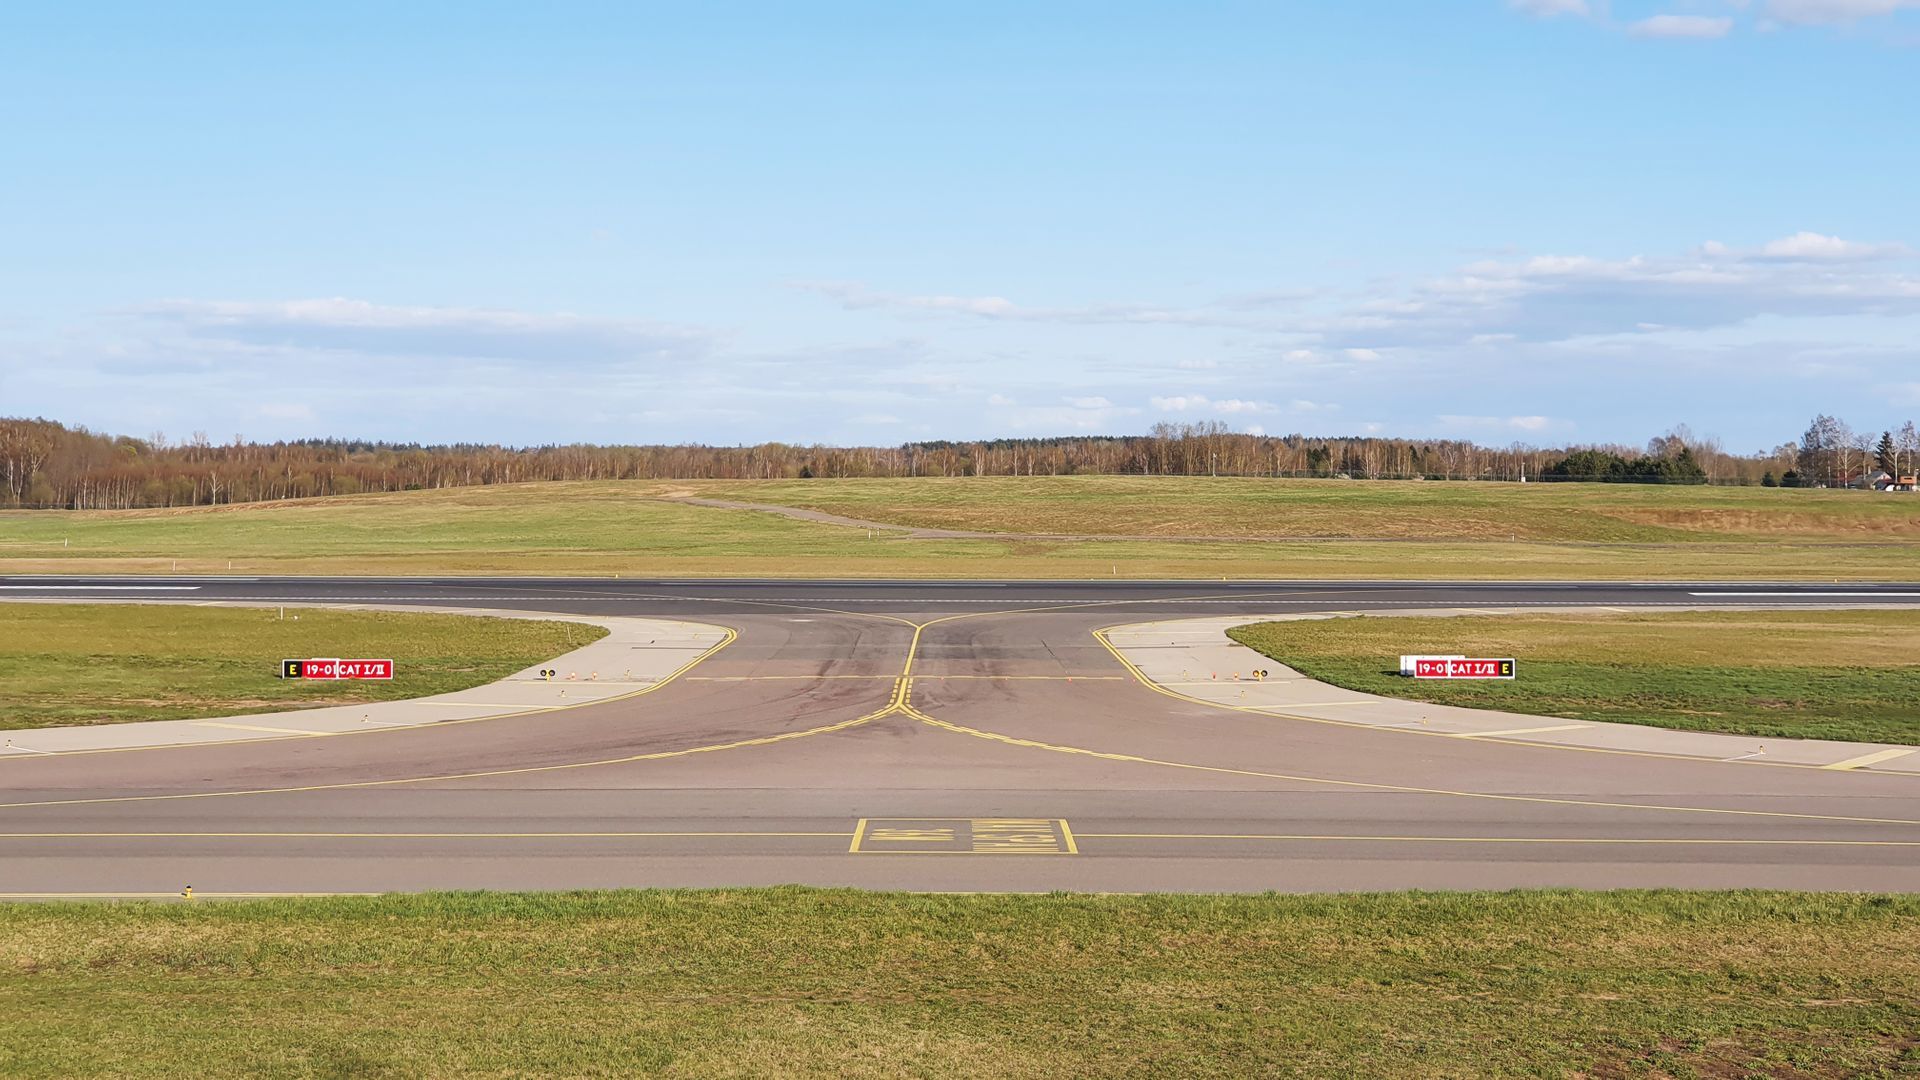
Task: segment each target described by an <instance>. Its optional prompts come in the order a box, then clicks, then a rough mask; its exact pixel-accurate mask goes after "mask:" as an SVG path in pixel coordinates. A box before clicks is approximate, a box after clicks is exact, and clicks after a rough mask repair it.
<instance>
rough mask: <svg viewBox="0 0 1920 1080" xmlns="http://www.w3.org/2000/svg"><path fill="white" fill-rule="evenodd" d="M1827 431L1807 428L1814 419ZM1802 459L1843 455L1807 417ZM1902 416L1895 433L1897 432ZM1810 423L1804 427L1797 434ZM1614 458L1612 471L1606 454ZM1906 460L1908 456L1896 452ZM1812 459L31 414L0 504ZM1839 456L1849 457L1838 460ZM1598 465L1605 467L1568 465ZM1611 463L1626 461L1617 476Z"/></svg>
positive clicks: (1443, 444)
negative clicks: (549, 439)
mask: <svg viewBox="0 0 1920 1080" xmlns="http://www.w3.org/2000/svg"><path fill="white" fill-rule="evenodd" d="M1822 422H1825V423H1826V426H1825V427H1822V426H1821V423H1822ZM1815 427H1816V428H1818V429H1819V430H1818V432H1817V433H1815V434H1817V439H1816V442H1817V445H1816V446H1815V447H1814V448H1813V457H1814V458H1817V459H1818V463H1819V465H1820V466H1821V467H1823V468H1826V471H1827V472H1832V469H1831V468H1830V467H1827V465H1828V462H1830V461H1838V460H1840V458H1841V457H1843V456H1846V455H1845V453H1844V452H1843V450H1836V449H1835V445H1836V444H1843V443H1848V441H1849V440H1852V439H1853V438H1854V437H1853V436H1852V435H1851V433H1850V432H1848V433H1846V434H1845V435H1844V436H1842V435H1841V434H1839V433H1837V431H1836V429H1835V428H1834V425H1833V422H1832V421H1831V418H1827V417H1822V418H1820V421H1817V422H1816V425H1815ZM1911 429H1912V425H1911V424H1909V425H1908V426H1907V429H1906V431H1905V432H1903V435H1904V434H1908V433H1910V432H1911ZM1809 430H1810V433H1814V429H1809ZM1612 460H1618V461H1620V462H1622V466H1621V467H1620V468H1619V469H1615V468H1614V467H1613V466H1612V465H1611V464H1610V462H1611V461H1612ZM1910 460H1911V458H1909V461H1910ZM1809 463H1810V459H1809V458H1808V454H1807V448H1806V447H1803V446H1802V445H1800V444H1797V443H1786V444H1783V445H1782V446H1781V447H1780V448H1779V449H1777V450H1775V451H1773V452H1771V453H1764V454H1754V455H1746V456H1741V455H1734V454H1728V453H1726V452H1724V451H1722V450H1721V448H1720V447H1719V445H1718V444H1717V442H1716V441H1715V440H1712V439H1696V438H1694V437H1693V436H1692V435H1691V433H1689V432H1688V431H1687V430H1686V429H1685V428H1684V427H1680V428H1676V429H1674V431H1672V432H1669V433H1667V434H1665V435H1662V436H1659V437H1656V438H1655V439H1653V440H1651V441H1650V442H1649V443H1648V444H1647V446H1645V447H1621V446H1584V447H1559V448H1543V447H1536V446H1529V445H1523V444H1518V443H1516V444H1513V445H1511V446H1507V447H1504V448H1496V447H1488V446H1481V445H1478V444H1476V443H1473V442H1468V441H1464V440H1455V439H1401V438H1387V437H1377V436H1345V437H1309V436H1303V435H1284V436H1268V435H1250V434H1245V433H1239V432H1234V431H1231V430H1229V429H1228V428H1227V426H1226V425H1224V424H1221V423H1218V422H1210V423H1203V424H1158V425H1155V426H1154V427H1153V428H1152V429H1151V430H1150V431H1149V432H1147V433H1146V434H1143V435H1111V436H1073V437H1064V438H1038V439H991V440H979V441H955V442H949V441H934V442H910V443H903V444H901V445H898V446H817V445H816V446H797V445H789V444H785V443H761V444H758V445H753V446H704V445H680V446H663V445H645V444H635V445H621V446H598V445H585V444H567V445H547V446H528V447H510V446H498V445H480V444H454V445H439V446H424V445H418V444H411V443H387V442H361V441H354V440H346V439H316V440H299V441H282V442H271V443H265V442H250V441H244V440H241V439H238V438H236V439H235V440H233V441H232V442H228V443H215V442H211V441H209V440H208V439H207V437H206V436H205V435H204V434H201V433H196V434H194V435H192V436H191V437H189V438H187V439H185V440H179V441H175V440H170V439H168V438H166V437H165V436H163V435H158V434H155V435H150V436H148V437H146V438H132V437H128V436H123V435H106V434H101V433H97V432H93V431H89V430H87V429H86V428H84V427H69V426H67V425H65V424H61V423H58V422H56V421H52V420H46V419H25V418H15V419H0V505H5V506H9V507H25V508H58V509H70V510H88V509H130V508H136V507H166V506H208V505H218V504H224V503H242V502H260V501H266V500H275V499H301V498H311V497H315V496H325V495H352V494H361V493H366V492H385V491H404V490H417V489H423V488H449V487H465V486H472V485H484V484H513V483H524V482H528V481H543V480H675V479H774V478H786V479H805V478H809V477H872V476H889V477H899V476H989V475H991V476H1009V475H1012V476H1019V475H1048V476H1059V475H1075V474H1108V475H1113V474H1130V475H1179V476H1206V475H1218V476H1271V477H1323V478H1328V479H1334V478H1340V479H1355V480H1359V479H1372V480H1378V479H1412V478H1422V479H1429V480H1505V481H1514V480H1520V479H1523V478H1524V479H1529V480H1541V479H1547V480H1563V481H1578V480H1614V481H1620V480H1627V481H1637V482H1680V483H1716V484H1760V483H1762V482H1763V481H1765V480H1766V479H1767V478H1768V477H1770V476H1772V475H1774V474H1785V473H1786V472H1788V471H1791V470H1794V469H1795V468H1796V466H1798V467H1801V468H1802V471H1805V467H1806V466H1807V465H1808V464H1809ZM1849 463H1851V459H1849ZM1596 465H1597V466H1598V467H1602V468H1603V469H1604V470H1605V471H1606V473H1607V474H1606V475H1590V474H1588V473H1587V472H1584V471H1583V470H1586V469H1591V468H1594V467H1596ZM1622 470H1624V471H1622Z"/></svg>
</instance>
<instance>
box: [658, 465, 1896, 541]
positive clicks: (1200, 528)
mask: <svg viewBox="0 0 1920 1080" xmlns="http://www.w3.org/2000/svg"><path fill="white" fill-rule="evenodd" d="M675 486H677V487H679V488H682V489H684V490H686V491H689V492H692V493H696V494H699V495H703V496H708V497H712V498H719V499H730V500H735V501H739V502H753V503H769V504H777V505H781V506H795V507H803V508H805V509H809V510H819V511H823V512H826V513H831V514H838V515H841V516H844V517H851V518H859V519H864V520H868V521H879V522H888V523H893V524H897V525H904V526H916V527H921V528H942V529H962V530H971V531H982V532H995V533H1053V534H1068V535H1102V536H1111V535H1116V534H1123V535H1127V536H1161V537H1179V536H1186V537H1222V538H1252V537H1294V538H1321V537H1337V538H1347V539H1376V540H1379V539H1402V540H1456V541H1457V540H1475V541H1486V540H1493V541H1513V540H1525V541H1541V542H1554V541H1560V542H1584V543H1655V544H1671V543H1682V544H1684V543H1701V542H1709V541H1716V540H1720V541H1729V540H1731V541H1740V540H1745V541H1757V540H1801V541H1862V540H1881V541H1894V542H1900V541H1904V542H1907V543H1916V542H1920V498H1916V499H1902V498H1894V497H1890V496H1885V495H1876V494H1874V493H1871V492H1861V491H1827V490H1804V491H1803V490H1789V489H1782V488H1735V487H1722V488H1716V487H1705V486H1699V487H1691V486H1664V485H1658V484H1502V483H1485V482H1464V481H1462V482H1446V481H1392V480H1379V481H1367V480H1268V479H1260V478H1256V477H1224V476H1223V477H1200V476H1018V477H1009V476H981V477H917V478H910V479H859V480H764V481H753V480H749V481H739V480H730V481H720V480H706V481H687V482H685V483H682V484H678V485H675Z"/></svg>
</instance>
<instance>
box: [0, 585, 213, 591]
mask: <svg viewBox="0 0 1920 1080" xmlns="http://www.w3.org/2000/svg"><path fill="white" fill-rule="evenodd" d="M199 588H200V586H198V585H0V589H14V590H34V591H37V592H195V591H198V590H199Z"/></svg>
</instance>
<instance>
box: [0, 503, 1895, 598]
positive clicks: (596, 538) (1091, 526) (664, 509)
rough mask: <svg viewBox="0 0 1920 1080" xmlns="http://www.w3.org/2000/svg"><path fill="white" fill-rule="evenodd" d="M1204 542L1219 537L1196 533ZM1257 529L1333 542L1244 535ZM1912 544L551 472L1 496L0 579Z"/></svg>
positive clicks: (1809, 516)
mask: <svg viewBox="0 0 1920 1080" xmlns="http://www.w3.org/2000/svg"><path fill="white" fill-rule="evenodd" d="M1575 488H1579V489H1581V490H1573V489H1575ZM672 492H680V493H695V494H700V495H705V496H711V497H715V498H725V499H734V500H740V501H749V502H752V501H761V502H781V503H786V504H789V505H795V506H804V507H809V508H816V509H824V510H829V511H832V512H837V513H842V514H846V515H849V516H853V517H859V518H874V519H880V520H883V521H891V522H897V523H901V524H910V525H930V526H931V525H944V526H950V527H960V528H969V529H993V530H1005V531H1007V532H1011V533H1056V532H1064V533H1074V534H1101V535H1115V534H1138V535H1141V536H1145V537H1147V538H1146V539H1130V540H1085V541H1072V540H1034V539H1014V538H998V537H996V538H991V539H907V538H904V537H903V536H901V535H900V534H898V533H889V532H885V531H879V532H875V533H874V534H873V535H872V536H871V537H869V536H868V534H867V531H866V530H864V529H854V528H846V527H843V526H836V525H825V524H820V523H816V522H810V521H796V520H792V519H789V518H784V517H779V516H777V515H774V514H768V513H760V512H755V511H751V510H726V509H717V508H712V507H701V506H694V505H688V504H684V503H673V502H664V501H661V500H660V499H659V498H657V496H660V495H662V494H668V493H672ZM1206 536H1218V537H1226V538H1227V539H1218V540H1201V539H1196V538H1198V537H1206ZM1275 536H1292V537H1314V536H1340V537H1349V538H1350V539H1336V540H1309V539H1293V540H1281V541H1277V542H1275V541H1261V540H1258V539H1251V538H1252V537H1275ZM1236 538H1242V539H1236ZM1637 543H1654V544H1663V545H1668V546H1664V547H1660V548H1658V549H1654V550H1649V549H1646V548H1641V547H1635V546H1631V545H1633V544H1637ZM1605 545H1616V546H1605ZM1917 556H1920V498H1915V499H1902V498H1900V497H1896V496H1874V495H1871V494H1865V493H1860V492H1817V491H1788V492H1782V491H1772V490H1767V489H1736V490H1729V489H1705V488H1685V489H1681V488H1659V489H1642V488H1635V487H1632V486H1630V485H1551V486H1549V485H1527V486H1525V487H1522V486H1520V485H1517V484H1465V483H1453V484H1449V483H1400V484H1388V483H1368V482H1364V481H1353V482H1340V481H1271V480H1237V479H1225V478H1222V479H1220V480H1211V479H1205V478H1183V477H1060V478H1049V477H1031V478H1028V477H1021V478H1017V479H1010V478H1005V477H984V478H965V479H950V480H937V479H920V480H899V481H891V480H862V481H851V480H848V481H796V482H785V483H779V484H756V483H739V482H734V483H719V482H688V483H685V484H671V485H663V484H657V483H650V482H600V483H584V482H581V483H572V482H569V483H552V484H519V485H509V486H502V487H492V488H458V489H449V490H441V491H413V492H396V493H392V494H386V495H368V496H343V497H338V498H330V499H310V500H304V501H293V502H282V503H261V504H251V505H241V506H221V507H201V508H194V509H175V510H130V511H84V512H66V511H0V573H64V574H89V573H95V574H104V573H170V572H177V573H183V574H208V573H212V574H221V573H228V572H232V573H238V574H344V575H366V574H396V575H411V574H501V575H514V574H556V575H608V574H620V575H623V576H643V575H645V576H728V575H735V576H764V577H882V578H942V577H947V578H969V577H971V578H1116V577H1117V578H1194V579H1207V578H1212V579H1218V578H1222V577H1228V578H1236V579H1246V578H1320V577H1326V578H1369V577H1372V578H1379V577H1395V578H1508V579H1514V578H1536V579H1546V578H1552V579H1567V578H1625V579H1632V580H1646V579H1650V578H1679V579H1688V580H1706V579H1714V578H1723V579H1731V578H1746V579H1791V578H1807V579H1817V580H1833V579H1837V578H1852V579H1877V580H1904V579H1910V578H1912V577H1913V576H1914V567H1915V566H1916V565H1920V558H1917Z"/></svg>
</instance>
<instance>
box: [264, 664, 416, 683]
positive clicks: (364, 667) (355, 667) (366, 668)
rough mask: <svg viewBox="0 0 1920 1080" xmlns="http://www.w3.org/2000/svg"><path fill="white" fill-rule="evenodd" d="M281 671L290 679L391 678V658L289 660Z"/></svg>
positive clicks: (282, 666)
mask: <svg viewBox="0 0 1920 1080" xmlns="http://www.w3.org/2000/svg"><path fill="white" fill-rule="evenodd" d="M281 671H282V672H283V673H284V674H285V675H286V677H287V678H290V679H391V678H393V661H391V660H288V661H286V662H285V663H284V664H283V665H281Z"/></svg>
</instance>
